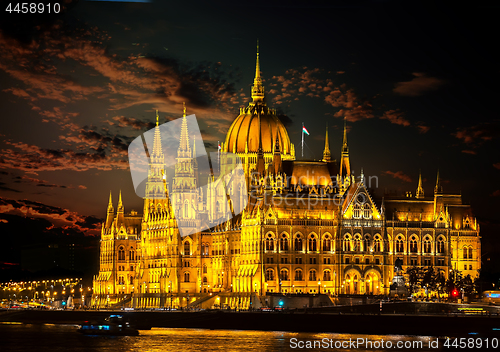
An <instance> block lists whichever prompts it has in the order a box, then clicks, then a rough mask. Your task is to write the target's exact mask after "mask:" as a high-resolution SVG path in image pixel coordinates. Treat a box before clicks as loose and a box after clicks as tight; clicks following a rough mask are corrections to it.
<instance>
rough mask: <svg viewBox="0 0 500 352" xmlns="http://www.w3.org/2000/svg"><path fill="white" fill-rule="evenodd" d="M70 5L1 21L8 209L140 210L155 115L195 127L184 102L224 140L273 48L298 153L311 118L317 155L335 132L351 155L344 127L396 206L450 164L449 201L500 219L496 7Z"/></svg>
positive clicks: (211, 142) (71, 219)
mask: <svg viewBox="0 0 500 352" xmlns="http://www.w3.org/2000/svg"><path fill="white" fill-rule="evenodd" d="M67 2H68V3H70V4H69V5H68V9H67V10H65V11H64V14H60V15H53V16H49V17H47V16H45V17H42V16H35V15H22V14H8V13H5V12H3V13H2V14H1V17H0V102H1V105H0V106H1V107H2V109H1V114H2V118H1V120H0V135H1V136H2V140H1V141H0V197H2V198H3V201H2V203H0V213H8V212H9V213H11V214H15V213H19V214H21V213H22V212H23V211H26V209H27V208H29V206H27V205H26V204H25V203H23V202H17V203H14V202H12V201H7V199H16V200H25V199H27V200H29V201H33V202H39V203H40V204H45V205H48V206H52V207H60V208H61V209H63V210H64V211H59V213H61V212H63V215H61V214H59V218H58V221H62V222H63V223H64V224H66V225H60V226H80V225H81V224H82V223H83V222H82V221H81V219H83V218H85V216H89V215H95V216H97V217H103V216H104V214H105V209H106V204H107V198H108V194H109V190H112V191H113V194H114V195H115V201H116V196H117V194H118V191H119V190H120V189H122V190H123V197H124V201H125V207H126V210H131V209H132V208H135V209H136V210H139V211H140V210H141V208H142V201H141V199H140V198H139V197H137V196H136V195H135V194H134V192H133V187H132V182H131V178H130V173H129V170H128V164H127V147H128V144H129V143H130V142H131V141H132V140H133V139H134V138H135V137H137V136H138V135H139V134H140V133H141V132H144V131H146V130H148V129H149V128H151V127H152V126H153V125H152V123H153V122H154V119H155V115H154V109H158V110H159V111H160V116H161V118H162V119H163V120H164V121H166V120H169V119H173V118H178V117H180V116H181V113H182V102H183V101H185V102H186V104H187V107H188V113H195V114H196V116H197V118H198V121H199V123H200V128H201V129H202V131H203V136H204V141H205V143H208V146H211V147H214V146H215V145H216V143H217V141H218V140H221V141H222V140H223V138H224V136H225V133H226V131H227V129H228V127H229V125H230V123H231V121H232V120H233V119H234V118H235V117H236V115H237V112H238V108H239V106H242V105H245V104H246V103H247V102H248V97H249V93H250V86H251V84H252V80H253V75H254V72H255V45H256V41H257V39H259V40H260V47H261V69H262V74H263V77H264V79H265V87H266V91H267V102H268V104H269V105H271V106H273V107H275V108H277V109H278V110H279V111H280V112H281V113H283V114H284V115H286V116H287V117H288V119H287V120H288V126H287V127H288V131H289V134H290V137H291V139H292V142H293V143H295V146H296V150H297V154H300V130H301V123H302V122H304V123H305V126H306V127H307V129H308V130H309V132H310V133H311V135H310V136H308V137H306V143H307V145H308V148H309V149H307V148H306V152H305V154H306V156H307V158H320V157H321V153H322V149H323V145H324V130H325V128H324V126H325V123H326V122H328V124H329V126H330V131H331V134H330V145H331V147H332V153H333V154H334V156H335V157H337V158H338V157H339V152H340V146H341V136H342V131H341V130H342V125H343V118H344V117H345V118H346V119H347V121H348V126H349V137H348V138H349V146H350V151H351V164H352V165H353V167H354V171H355V173H356V174H359V172H360V169H361V168H363V169H364V172H365V174H366V175H374V176H378V177H379V181H380V184H379V188H380V189H379V190H378V191H377V192H378V193H379V195H381V194H382V192H383V189H385V188H387V189H392V190H399V191H413V192H414V191H415V189H416V186H417V180H418V172H419V169H421V170H422V175H423V178H424V189H425V191H426V193H427V195H429V194H432V191H433V187H434V184H435V179H436V172H437V169H438V168H439V170H440V174H441V176H442V178H443V186H444V191H445V192H452V193H458V192H462V194H463V198H464V200H465V201H466V202H469V203H470V204H472V206H473V210H474V212H475V214H476V215H477V216H478V217H479V218H480V219H481V221H483V222H484V223H485V224H486V223H492V222H496V223H498V213H499V211H500V206H499V205H498V201H499V200H500V185H498V184H497V183H496V181H497V180H498V178H499V175H500V155H499V153H498V150H499V134H500V133H499V116H498V113H497V106H498V103H497V101H498V100H497V99H498V98H497V96H498V93H499V90H498V88H497V82H498V79H499V67H498V62H500V60H499V55H498V52H497V46H498V39H497V38H498V34H499V28H498V23H499V22H498V15H499V12H500V11H499V8H498V7H494V6H491V4H493V3H492V2H491V3H489V2H479V3H477V2H474V3H472V2H471V3H468V5H467V6H459V5H457V4H455V5H453V6H452V7H448V6H446V5H444V4H441V5H438V4H433V3H431V2H429V3H422V2H400V1H356V2H351V1H343V2H342V1H337V2H335V1H333V2H332V1H324V2H320V1H303V2H299V1H287V2H277V1H251V2H239V1H233V2H229V1H227V2H226V1H224V2H222V1H215V2H210V1H208V2H207V1H202V2H200V3H199V4H196V3H194V2H189V3H186V4H181V2H171V1H159V0H155V1H153V2H151V3H141V4H131V3H114V2H90V1H82V0H80V1H73V2H71V1H67ZM401 3H404V5H402V4H401ZM2 6H3V4H2ZM0 10H2V11H3V8H2V9H0ZM37 204H38V203H37ZM23 206H24V208H23ZM37 209H39V210H40V213H39V216H40V217H43V218H46V219H49V220H51V221H53V220H54V214H53V213H51V211H50V210H48V209H49V208H47V209H45V210H43V211H42V210H41V206H37ZM71 214H73V215H71ZM0 217H1V214H0ZM78 217H80V218H79V219H80V222H79V224H80V225H78V224H77V220H75V219H77V218H78ZM1 221H3V222H4V223H5V222H6V221H7V220H6V219H4V220H2V219H1V218H0V222H1Z"/></svg>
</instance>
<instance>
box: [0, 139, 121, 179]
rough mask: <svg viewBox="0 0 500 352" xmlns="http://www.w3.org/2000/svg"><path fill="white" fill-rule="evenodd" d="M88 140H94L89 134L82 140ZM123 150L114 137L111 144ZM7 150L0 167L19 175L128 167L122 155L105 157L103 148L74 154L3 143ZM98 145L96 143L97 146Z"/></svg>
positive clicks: (66, 151)
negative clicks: (24, 172)
mask: <svg viewBox="0 0 500 352" xmlns="http://www.w3.org/2000/svg"><path fill="white" fill-rule="evenodd" d="M86 138H89V140H92V138H99V137H94V136H93V135H92V134H90V135H88V136H86ZM111 142H115V143H117V144H119V145H120V148H125V149H126V147H127V146H126V145H125V144H124V143H123V142H121V141H119V138H118V137H115V138H114V139H113V141H111ZM5 143H6V144H7V145H10V146H11V147H12V148H11V149H2V150H1V151H0V167H3V168H11V169H18V170H22V171H30V172H33V171H55V170H73V171H87V170H90V169H97V170H112V169H127V168H128V163H127V161H126V160H124V155H125V153H126V151H122V153H121V155H117V156H114V155H106V151H105V149H104V148H100V147H99V146H97V147H95V151H93V152H77V151H74V150H70V149H47V148H40V147H38V146H36V145H33V144H27V143H23V142H12V141H10V140H7V141H5ZM97 143H98V142H97Z"/></svg>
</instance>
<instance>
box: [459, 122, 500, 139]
mask: <svg viewBox="0 0 500 352" xmlns="http://www.w3.org/2000/svg"><path fill="white" fill-rule="evenodd" d="M452 135H454V136H455V137H456V138H458V139H461V140H462V141H463V142H464V143H467V144H470V143H476V142H478V143H482V142H484V141H490V140H492V139H493V138H496V137H498V136H499V135H500V128H499V126H498V125H496V124H492V123H484V124H480V125H475V126H470V127H467V128H457V132H455V133H454V134H452Z"/></svg>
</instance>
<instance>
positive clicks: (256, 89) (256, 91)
mask: <svg viewBox="0 0 500 352" xmlns="http://www.w3.org/2000/svg"><path fill="white" fill-rule="evenodd" d="M252 100H253V102H254V103H256V104H258V103H260V102H264V86H263V85H262V78H261V77H260V60H259V41H258V40H257V62H256V64H255V78H254V80H253V86H252Z"/></svg>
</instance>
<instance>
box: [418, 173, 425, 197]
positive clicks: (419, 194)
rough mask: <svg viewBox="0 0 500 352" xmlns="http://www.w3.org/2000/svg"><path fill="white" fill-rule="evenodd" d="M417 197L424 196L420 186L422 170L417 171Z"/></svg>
mask: <svg viewBox="0 0 500 352" xmlns="http://www.w3.org/2000/svg"><path fill="white" fill-rule="evenodd" d="M416 197H417V198H424V188H423V187H422V172H421V171H419V173H418V187H417V194H416Z"/></svg>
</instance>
